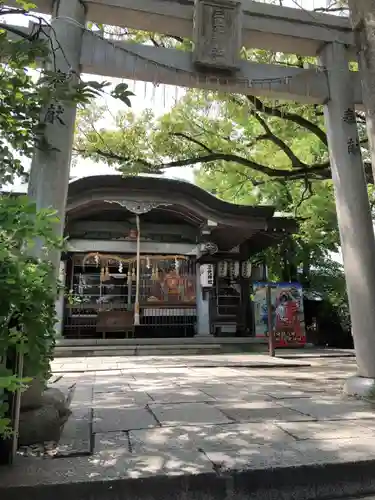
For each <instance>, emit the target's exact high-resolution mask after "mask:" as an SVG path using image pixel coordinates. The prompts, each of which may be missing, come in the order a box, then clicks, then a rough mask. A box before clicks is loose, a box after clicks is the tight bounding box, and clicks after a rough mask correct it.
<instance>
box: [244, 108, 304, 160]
mask: <svg viewBox="0 0 375 500" xmlns="http://www.w3.org/2000/svg"><path fill="white" fill-rule="evenodd" d="M252 115H253V116H254V118H256V120H257V121H258V122H259V123H260V124H261V126H262V127H263V128H264V130H265V132H266V133H265V134H264V135H263V136H261V137H258V140H269V141H271V142H273V143H274V144H276V146H278V147H279V148H280V149H281V150H282V151H283V152H284V153H285V154H286V156H287V157H288V158H289V160H290V161H291V164H292V167H293V168H306V167H307V165H306V164H305V163H303V162H302V161H301V160H300V159H299V158H298V156H297V155H295V154H294V153H293V151H292V150H291V148H290V147H289V146H288V145H287V144H286V143H285V142H284V141H283V140H282V139H280V138H279V137H277V136H276V135H275V134H274V133H273V132H272V130H271V129H270V127H269V126H268V124H267V122H266V121H265V120H263V118H262V117H261V116H259V114H258V113H257V112H255V111H254V112H253V113H252Z"/></svg>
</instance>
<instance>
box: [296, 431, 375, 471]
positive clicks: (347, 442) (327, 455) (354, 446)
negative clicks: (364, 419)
mask: <svg viewBox="0 0 375 500" xmlns="http://www.w3.org/2000/svg"><path fill="white" fill-rule="evenodd" d="M291 446H293V449H295V450H297V451H299V452H301V453H302V454H303V456H304V460H305V463H306V464H327V463H335V462H339V463H343V462H360V461H363V460H371V459H374V457H375V446H374V438H373V437H370V436H368V435H367V434H366V433H364V434H363V435H362V436H361V437H353V438H350V439H325V440H320V439H318V440H313V439H311V440H304V441H297V442H295V443H294V444H293V445H291Z"/></svg>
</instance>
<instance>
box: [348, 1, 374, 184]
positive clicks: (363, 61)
mask: <svg viewBox="0 0 375 500" xmlns="http://www.w3.org/2000/svg"><path fill="white" fill-rule="evenodd" d="M348 3H349V8H350V19H351V23H352V27H353V30H354V34H355V41H356V46H357V54H358V63H359V69H360V71H361V83H362V95H363V104H364V107H365V110H366V123H367V135H368V140H369V146H370V153H371V163H372V172H373V175H374V178H375V0H349V2H348Z"/></svg>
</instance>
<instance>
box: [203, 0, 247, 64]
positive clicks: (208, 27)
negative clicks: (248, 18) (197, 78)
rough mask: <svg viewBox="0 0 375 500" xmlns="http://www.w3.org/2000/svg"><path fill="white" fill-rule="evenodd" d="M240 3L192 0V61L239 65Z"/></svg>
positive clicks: (222, 0)
mask: <svg viewBox="0 0 375 500" xmlns="http://www.w3.org/2000/svg"><path fill="white" fill-rule="evenodd" d="M241 33H242V5H241V1H238V0H195V6H194V31H193V40H194V52H193V61H194V63H195V64H196V65H198V66H201V67H204V66H206V67H208V68H212V69H218V70H227V71H231V72H234V71H236V70H237V69H239V58H240V49H241Z"/></svg>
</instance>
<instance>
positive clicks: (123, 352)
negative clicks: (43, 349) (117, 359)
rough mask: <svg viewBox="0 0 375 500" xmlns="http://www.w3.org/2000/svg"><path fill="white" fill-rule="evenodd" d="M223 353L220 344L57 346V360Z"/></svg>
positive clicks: (55, 353)
mask: <svg viewBox="0 0 375 500" xmlns="http://www.w3.org/2000/svg"><path fill="white" fill-rule="evenodd" d="M220 352H221V345H220V344H207V345H204V344H195V343H192V344H168V345H153V344H150V345H145V344H142V345H129V346H126V345H123V344H120V345H113V344H112V345H100V346H99V345H94V346H88V345H76V346H65V345H64V346H61V345H60V346H57V347H56V348H55V352H54V356H55V358H66V357H82V356H158V355H160V356H168V355H170V356H175V355H181V356H182V355H192V354H194V355H196V354H217V353H220Z"/></svg>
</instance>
